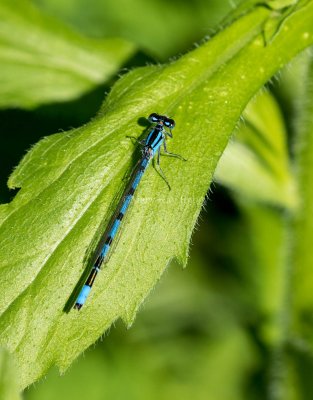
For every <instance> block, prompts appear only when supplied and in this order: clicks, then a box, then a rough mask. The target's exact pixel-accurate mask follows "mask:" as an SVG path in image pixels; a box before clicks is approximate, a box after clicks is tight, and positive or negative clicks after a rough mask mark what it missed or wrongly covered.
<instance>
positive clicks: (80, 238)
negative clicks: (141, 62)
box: [0, 3, 313, 387]
mask: <svg viewBox="0 0 313 400" xmlns="http://www.w3.org/2000/svg"><path fill="white" fill-rule="evenodd" d="M269 18H271V10H269V9H268V8H266V7H263V6H256V7H255V8H253V9H251V10H250V11H249V12H247V13H246V14H245V15H243V16H242V17H241V18H239V19H237V20H236V21H235V22H234V23H233V24H232V25H231V26H229V27H228V28H227V29H225V30H223V31H221V32H220V33H219V34H218V35H216V36H215V37H214V38H213V39H212V40H210V41H209V42H207V43H206V44H204V45H203V46H201V47H199V48H198V49H196V50H194V51H192V52H190V53H189V54H187V55H186V56H184V57H182V58H181V59H179V60H177V61H176V62H173V63H171V64H169V65H163V66H152V67H146V68H141V69H137V70H134V71H132V72H130V73H128V74H127V75H125V76H124V77H123V78H122V79H121V80H120V81H119V82H117V84H116V85H115V86H114V88H113V90H112V92H111V93H110V95H109V97H108V98H107V100H106V101H105V103H104V104H103V107H102V108H101V110H100V112H99V114H98V115H97V117H96V118H95V119H94V120H93V121H91V122H90V123H89V124H87V125H86V126H83V127H81V128H79V129H76V130H72V131H69V132H65V133H59V134H56V135H52V136H50V137H48V138H45V139H44V140H42V141H41V142H39V143H38V144H37V145H36V146H35V147H34V148H33V149H32V150H31V151H30V152H29V153H28V154H27V155H26V156H25V157H24V159H23V160H22V162H21V163H20V165H19V166H18V168H17V169H16V170H15V171H14V173H13V174H12V176H11V177H10V180H9V186H10V187H11V188H12V187H21V190H20V191H19V193H18V194H17V195H16V197H15V199H14V200H13V201H12V202H11V203H10V204H7V205H3V206H2V207H1V208H0V223H1V228H0V242H1V275H0V279H1V282H2V290H1V298H0V307H1V312H2V315H1V320H0V332H1V342H4V343H5V344H6V346H8V348H9V349H10V351H11V352H14V354H15V358H16V360H17V363H18V366H19V370H20V371H21V376H22V380H21V386H22V387H24V386H26V385H28V384H30V383H31V382H33V381H34V380H35V379H37V378H38V377H40V376H42V374H43V373H45V372H46V371H47V369H48V368H49V367H50V366H51V365H54V364H56V365H58V366H59V368H60V369H61V370H64V369H66V368H67V367H68V366H69V365H70V363H71V362H72V361H73V359H74V358H75V357H77V356H78V354H79V353H81V352H82V351H83V350H84V349H85V348H87V347H88V346H89V345H90V344H91V343H93V342H94V341H95V340H96V339H97V338H98V337H99V336H100V335H101V334H102V333H103V332H104V331H105V330H106V329H107V328H108V327H109V326H110V325H111V324H112V322H114V321H115V320H116V319H118V318H122V319H123V320H124V321H125V323H126V324H127V325H130V324H131V323H132V321H133V320H134V318H135V315H136V312H137V310H138V308H139V307H140V304H141V303H142V301H143V300H144V298H145V297H146V296H147V294H148V293H149V291H150V290H151V289H152V287H153V286H154V285H155V283H156V282H157V281H158V279H159V277H160V275H161V274H162V272H163V271H164V269H165V268H166V266H167V265H168V264H169V262H170V261H171V260H172V259H173V258H174V257H176V258H177V259H178V260H179V261H180V262H181V263H183V264H185V263H186V259H187V254H188V244H189V240H190V237H191V234H192V230H193V227H194V224H195V222H196V219H197V216H198V214H199V211H200V209H201V206H202V202H203V199H204V196H205V194H206V192H207V189H208V187H209V184H210V181H211V178H212V175H213V172H214V169H215V167H216V164H217V162H218V159H219V158H220V156H221V154H222V152H223V150H224V148H225V146H226V144H227V142H228V139H229V137H230V135H231V133H232V131H233V129H234V127H235V125H236V123H237V121H238V119H239V117H240V115H241V113H242V111H243V109H244V108H245V106H246V104H247V103H248V101H249V100H250V99H251V98H252V97H253V95H254V94H255V93H256V92H257V91H258V90H259V89H260V88H261V87H262V86H263V84H264V83H265V82H266V81H267V80H268V79H269V78H270V77H271V76H272V75H273V74H274V73H275V72H276V71H277V70H278V69H279V68H281V67H282V66H283V65H284V64H286V63H287V62H288V61H289V60H290V59H291V58H292V57H293V56H295V55H296V54H297V53H298V52H299V51H301V50H302V49H304V48H305V47H307V46H309V45H310V44H312V42H313V24H312V20H313V4H312V3H310V4H308V5H307V6H306V7H302V8H301V9H299V10H298V9H297V11H296V12H295V13H294V14H293V15H292V16H290V17H289V18H288V22H287V23H286V24H285V26H284V27H283V29H281V30H280V32H279V33H278V34H277V35H276V36H275V37H274V38H273V40H272V41H271V43H270V44H268V45H267V46H264V41H263V38H262V29H263V26H264V23H265V22H266V21H267V20H268V19H269ZM154 111H156V112H159V113H165V114H169V115H173V116H174V117H175V120H176V123H177V128H176V130H175V132H174V133H175V135H174V140H173V141H172V142H171V143H170V144H169V148H170V150H171V151H173V152H176V153H180V154H182V155H183V156H185V157H186V158H187V159H188V162H185V163H184V162H181V161H180V160H177V159H172V158H166V157H162V168H163V170H164V171H165V173H166V175H167V178H168V180H169V181H170V182H171V183H172V191H169V190H168V189H167V187H166V185H165V183H164V181H163V180H162V179H161V178H160V176H159V175H158V174H157V173H156V171H155V170H154V169H153V168H149V170H148V171H147V172H146V174H145V176H144V178H143V181H142V183H141V186H140V187H139V189H138V192H137V193H136V195H135V199H134V203H133V207H132V209H131V210H130V211H129V213H128V215H127V217H126V218H125V222H124V227H123V232H122V235H121V238H120V241H119V243H118V246H117V247H116V251H115V252H114V253H113V254H112V256H111V258H110V260H109V262H108V264H107V265H106V267H105V268H104V269H103V271H102V272H101V274H100V275H99V278H98V279H97V281H96V283H95V285H94V288H93V291H92V294H91V295H90V297H89V299H88V303H87V304H86V306H85V307H84V308H83V310H82V311H81V312H80V313H77V312H74V311H73V312H71V313H69V314H65V313H63V312H62V310H63V307H64V305H65V303H66V301H67V299H68V298H69V296H70V295H71V292H72V290H73V288H74V286H75V285H76V282H77V281H78V279H79V277H80V275H81V273H82V271H83V269H84V259H85V257H86V252H87V253H88V252H89V251H90V243H94V239H95V235H96V234H97V232H98V230H99V226H100V225H101V224H102V220H103V216H105V217H106V220H105V221H104V222H106V221H107V219H108V218H109V216H110V213H111V212H112V210H114V205H115V204H116V200H114V197H116V193H117V192H118V191H119V189H121V188H122V186H123V185H125V183H123V181H122V177H123V176H124V174H125V172H126V170H127V169H128V168H129V167H131V166H132V165H134V162H135V161H134V160H132V154H133V152H134V145H133V144H132V142H131V140H130V139H129V138H127V135H134V136H139V135H140V134H141V133H142V128H141V127H140V126H139V125H138V119H139V118H142V117H144V116H147V115H149V114H150V113H151V112H154Z"/></svg>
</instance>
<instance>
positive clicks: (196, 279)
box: [0, 0, 311, 400]
mask: <svg viewBox="0 0 313 400" xmlns="http://www.w3.org/2000/svg"><path fill="white" fill-rule="evenodd" d="M236 3H238V2H234V1H232V2H231V1H228V0H210V1H207V0H172V1H170V2H168V1H166V0H149V1H145V0H131V1H128V0H120V1H113V0H104V1H101V0H89V1H87V0H75V1H74V0H68V1H66V2H64V1H61V0H33V4H34V5H35V6H36V7H38V9H39V10H40V12H42V13H44V14H46V15H49V16H51V17H53V18H55V19H57V20H59V21H63V22H64V23H65V24H67V25H68V26H70V27H71V28H73V29H74V30H76V31H78V32H80V33H81V34H83V35H86V36H88V37H94V38H111V37H119V38H124V39H126V40H128V41H130V42H132V43H134V44H135V46H136V51H135V53H134V54H133V56H132V57H131V58H129V59H128V60H127V61H126V62H125V63H124V65H123V66H122V67H121V71H122V70H123V68H125V69H129V68H134V67H137V66H142V65H146V64H147V63H158V62H165V61H167V60H168V59H170V58H171V57H177V56H179V55H180V54H183V53H185V52H187V51H188V50H190V49H191V48H192V47H193V46H194V45H195V43H201V40H203V38H205V37H208V36H210V35H212V34H213V33H214V32H216V30H217V29H219V26H220V23H221V21H222V20H223V18H224V17H225V16H226V14H227V13H228V12H229V11H231V9H232V8H234V7H235V6H236ZM293 78H294V75H292V74H291V76H290V75H289V76H287V78H286V81H282V83H280V84H279V85H278V84H277V82H274V83H273V84H272V86H271V90H272V92H273V93H274V95H275V97H276V99H277V100H278V103H279V107H280V109H281V112H282V114H283V115H284V116H285V125H286V132H287V135H288V136H289V143H290V137H292V135H293V129H294V127H293V123H292V121H293V112H294V109H293V106H294V105H293V101H292V99H293V94H294V93H295V92H296V90H297V82H294V81H292V79H293ZM116 79H118V73H116V74H115V75H114V76H112V77H111V78H110V79H109V80H108V81H107V82H105V83H104V84H99V85H98V86H97V87H95V88H94V89H93V90H91V91H90V92H88V93H85V94H84V95H83V96H81V97H80V98H75V99H73V100H70V101H66V102H55V103H51V104H45V105H42V106H39V107H36V108H33V109H27V110H26V109H21V108H10V109H2V110H1V111H0V132H1V148H0V152H1V153H0V162H1V165H0V168H1V176H0V200H1V202H8V201H9V200H10V199H11V198H12V197H13V196H14V191H9V190H8V189H7V186H6V181H7V178H8V176H9V174H10V172H11V170H12V169H13V167H14V166H15V165H17V163H18V162H19V160H20V159H21V157H22V156H23V154H25V152H26V150H27V149H28V148H29V147H30V146H31V145H32V144H34V143H36V142H37V141H38V140H39V139H40V138H41V137H43V136H47V135H49V134H51V133H54V132H57V131H62V130H67V129H70V128H72V127H76V126H81V125H82V124H83V123H85V122H87V121H89V120H90V118H92V117H93V116H94V115H95V114H96V112H97V110H98V108H99V107H100V105H101V103H102V101H103V99H104V94H105V93H106V92H107V91H108V90H109V88H110V86H111V85H112V84H113V83H114V81H115V80H116ZM286 82H287V84H286ZM284 214H285V210H284V209H283V207H278V206H277V207H273V206H264V205H260V204H258V203H257V202H253V201H248V200H247V199H246V198H245V197H244V196H241V197H238V195H237V194H234V192H231V191H229V190H228V189H227V188H225V187H223V186H222V185H219V184H217V183H215V184H213V185H212V188H211V190H210V192H209V193H208V197H207V200H206V202H205V205H204V208H203V210H202V213H201V216H200V218H199V222H198V224H197V228H196V230H195V233H194V236H193V240H192V246H191V252H190V260H189V263H188V268H187V269H185V270H182V269H181V268H180V267H179V266H177V265H175V264H173V265H171V266H170V267H169V268H168V270H167V272H166V273H165V274H164V275H163V277H162V279H161V282H160V283H159V285H158V286H157V287H156V288H155V290H154V291H153V293H151V295H150V297H149V299H148V300H147V301H146V302H145V304H144V306H143V307H142V309H141V311H140V313H139V314H138V316H137V319H136V321H135V323H134V325H133V326H132V327H131V329H129V330H127V329H126V328H125V326H124V325H123V324H122V323H121V322H118V323H117V324H116V326H114V327H112V328H111V329H110V332H107V333H106V334H105V337H104V338H103V340H101V341H99V342H98V343H97V344H96V345H95V346H94V348H92V349H89V350H88V351H87V352H86V353H85V354H84V355H83V356H81V357H80V358H79V359H78V360H77V362H76V363H75V364H74V365H73V366H72V367H71V368H70V370H69V371H67V372H66V373H65V375H64V376H62V377H60V376H59V375H58V372H57V371H56V370H53V371H50V372H48V375H47V378H46V379H44V380H42V381H41V382H39V383H36V384H35V385H34V386H32V387H30V388H29V389H28V390H26V391H25V393H24V398H25V399H26V400H39V399H45V400H50V399H56V398H58V399H62V400H63V399H72V398H75V399H76V400H82V399H89V400H102V399H126V398H127V399H131V400H132V399H133V400H137V399H139V400H141V399H164V400H167V399H176V398H179V399H182V400H183V399H190V398H193V399H195V400H196V399H213V400H235V399H238V400H239V399H249V400H252V399H264V398H266V397H267V395H268V393H269V391H270V392H272V393H275V390H276V389H275V385H276V383H275V382H276V378H277V376H276V375H279V371H280V369H279V362H280V361H279V360H280V358H279V355H277V354H276V355H275V350H273V348H274V347H275V346H273V343H275V341H276V340H278V339H277V338H278V337H279V335H280V334H281V333H280V331H279V327H277V325H276V315H274V316H273V314H275V310H274V309H275V305H276V304H277V302H278V303H279V301H280V296H281V287H280V280H279V276H280V275H279V274H280V273H281V271H280V270H279V265H280V264H279V260H278V258H279V257H280V256H279V255H278V254H276V253H275V251H273V249H274V248H275V246H276V247H278V246H279V244H280V243H281V241H282V232H281V229H280V228H281V224H282V221H283V219H284V216H285V215H284ZM269 230H270V231H271V238H270V239H269V238H268V234H267V233H268V231H269ZM265 266H266V267H265ZM274 266H278V267H277V268H276V267H274ZM272 267H273V269H271V268H272ZM273 310H274V311H273ZM273 360H274V361H273ZM299 360H300V361H301V358H300V359H299ZM275 363H276V364H275ZM273 365H275V371H274V372H273V370H272V369H273ZM276 367H277V368H276ZM295 368H297V366H295ZM272 398H274V397H272ZM308 398H311V397H308Z"/></svg>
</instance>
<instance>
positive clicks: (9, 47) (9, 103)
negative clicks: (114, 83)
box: [0, 0, 134, 108]
mask: <svg viewBox="0 0 313 400" xmlns="http://www.w3.org/2000/svg"><path fill="white" fill-rule="evenodd" d="M133 52H134V46H133V45H132V44H131V43H129V42H127V41H125V40H122V39H106V40H97V39H88V38H85V37H83V36H81V35H79V34H78V33H76V32H73V31H71V30H70V29H69V28H67V27H66V26H63V25H62V24H61V23H59V22H58V21H56V20H54V19H53V18H50V17H47V16H45V15H44V14H41V13H40V12H39V11H38V10H37V9H36V8H35V7H34V6H33V5H31V3H30V2H29V1H27V0H17V1H15V2H12V1H10V0H3V1H1V3H0V64H1V74H0V107H23V108H34V107H36V106H38V105H41V104H45V103H51V102H57V101H67V100H70V99H73V98H76V97H79V96H81V95H82V94H83V93H85V92H87V91H90V90H92V89H94V88H95V87H97V86H98V85H99V84H101V83H104V82H105V81H106V80H108V78H110V77H111V76H112V74H113V73H115V72H116V71H117V69H118V68H119V67H120V65H121V64H122V63H123V62H124V61H125V60H126V59H127V58H128V57H130V56H131V55H132V53H133Z"/></svg>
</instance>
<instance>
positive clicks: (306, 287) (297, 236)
mask: <svg viewBox="0 0 313 400" xmlns="http://www.w3.org/2000/svg"><path fill="white" fill-rule="evenodd" d="M309 61H310V62H309V63H307V74H306V75H307V76H306V78H305V79H303V83H302V96H301V97H300V99H301V101H299V102H298V114H299V115H298V120H297V133H298V135H297V146H296V168H295V169H296V172H297V178H298V190H299V193H300V196H301V197H300V198H301V204H300V205H301V208H299V212H298V213H297V215H296V216H295V219H294V221H293V224H291V227H290V235H292V239H293V246H292V252H291V256H292V263H293V267H294V279H293V287H292V292H293V297H292V300H293V320H292V325H293V326H292V328H293V329H294V333H295V334H296V335H297V336H299V337H301V340H303V339H306V340H307V341H308V343H309V344H310V348H311V349H312V346H313V335H312V332H313V331H312V326H313V321H312V307H313V297H312V290H313V284H312V263H313V255H312V237H313V202H312V198H313V185H312V181H313V158H312V154H313V106H312V104H313V85H312V77H313V61H312V57H311V58H310V60H309ZM311 351H312V350H311Z"/></svg>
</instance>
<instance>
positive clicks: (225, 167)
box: [215, 91, 297, 208]
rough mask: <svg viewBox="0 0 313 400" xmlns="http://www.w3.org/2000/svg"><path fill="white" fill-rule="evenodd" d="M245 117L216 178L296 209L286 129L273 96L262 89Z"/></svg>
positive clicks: (247, 193)
mask: <svg viewBox="0 0 313 400" xmlns="http://www.w3.org/2000/svg"><path fill="white" fill-rule="evenodd" d="M243 117H244V122H242V123H240V125H239V127H238V129H237V130H236V132H235V140H233V141H231V142H230V143H229V144H228V146H227V148H226V150H225V152H224V153H223V155H222V157H221V159H220V161H219V163H218V166H217V168H216V171H215V178H216V180H217V181H218V182H220V183H222V184H223V185H226V186H227V187H229V188H231V189H232V190H235V191H236V192H237V193H240V194H241V195H243V196H247V197H248V198H250V199H251V200H252V199H253V200H254V201H265V202H268V203H271V204H276V205H278V206H282V207H286V208H295V206H296V204H297V199H296V189H295V183H294V181H293V176H292V174H291V171H290V167H289V165H288V164H289V160H288V149H287V144H286V137H287V132H286V129H285V126H284V123H283V118H282V115H281V112H280V109H279V107H278V104H277V103H276V101H275V99H274V97H273V96H271V95H270V93H268V92H264V91H263V92H262V93H261V94H259V95H258V96H257V97H256V98H254V99H253V100H252V101H251V102H250V103H249V104H248V106H247V108H246V109H245V111H244V113H243Z"/></svg>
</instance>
